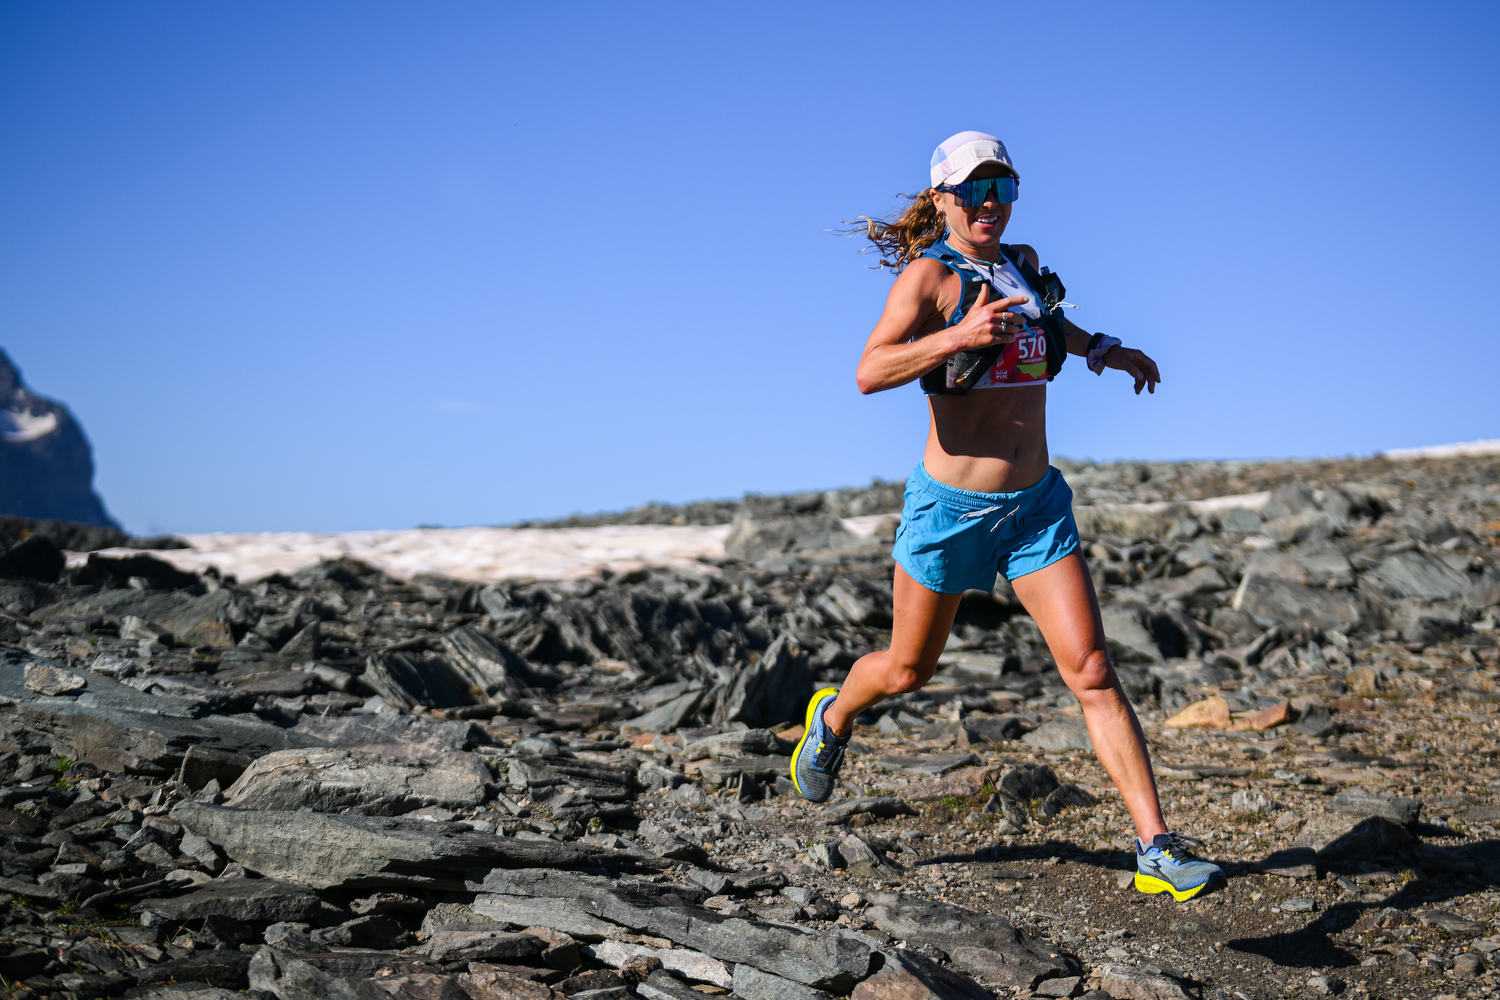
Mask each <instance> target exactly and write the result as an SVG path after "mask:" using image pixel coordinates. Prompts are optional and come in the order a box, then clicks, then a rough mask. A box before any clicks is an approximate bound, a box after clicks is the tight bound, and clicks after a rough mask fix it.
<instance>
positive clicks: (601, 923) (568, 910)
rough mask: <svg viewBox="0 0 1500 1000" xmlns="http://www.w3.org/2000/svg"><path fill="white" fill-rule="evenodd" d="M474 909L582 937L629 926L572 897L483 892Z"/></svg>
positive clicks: (600, 936)
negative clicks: (543, 896)
mask: <svg viewBox="0 0 1500 1000" xmlns="http://www.w3.org/2000/svg"><path fill="white" fill-rule="evenodd" d="M471 905H472V908H473V910H474V912H475V913H477V914H479V915H480V916H482V917H488V918H489V919H491V920H496V921H499V922H500V923H502V924H506V925H508V926H511V927H548V928H551V929H552V930H555V931H562V932H563V933H564V934H568V935H571V936H572V937H575V938H579V939H581V940H584V941H604V940H607V939H609V938H611V937H620V936H623V935H624V934H626V933H628V930H629V929H628V928H626V927H622V926H620V925H619V924H615V923H611V922H610V921H608V920H601V919H599V918H598V917H596V916H594V914H592V913H590V912H589V911H588V910H587V909H586V908H585V907H584V906H583V905H581V904H579V903H577V902H575V901H573V900H571V899H532V898H531V897H529V896H507V895H502V894H498V893H482V894H480V895H478V896H475V897H474V902H473V904H471Z"/></svg>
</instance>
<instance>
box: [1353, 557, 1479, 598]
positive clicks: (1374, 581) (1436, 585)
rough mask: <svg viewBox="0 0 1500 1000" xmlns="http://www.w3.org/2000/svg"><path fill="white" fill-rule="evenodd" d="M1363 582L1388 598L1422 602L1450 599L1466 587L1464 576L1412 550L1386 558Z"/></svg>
mask: <svg viewBox="0 0 1500 1000" xmlns="http://www.w3.org/2000/svg"><path fill="white" fill-rule="evenodd" d="M1364 580H1365V581H1366V582H1367V583H1368V584H1370V585H1372V586H1375V587H1378V588H1380V589H1381V590H1383V591H1384V592H1385V593H1386V594H1387V595H1388V596H1390V597H1398V598H1399V597H1416V598H1419V599H1421V600H1423V601H1447V600H1452V599H1453V598H1456V597H1459V596H1461V595H1462V594H1463V593H1464V591H1465V590H1466V589H1467V588H1468V586H1469V578H1468V576H1467V574H1465V573H1461V572H1459V571H1458V570H1456V569H1453V568H1452V567H1451V566H1449V565H1448V564H1447V563H1445V562H1443V561H1441V560H1439V559H1434V558H1433V557H1432V556H1429V555H1427V554H1426V553H1425V552H1418V551H1415V550H1414V551H1411V552H1398V553H1397V554H1395V555H1393V556H1387V557H1386V558H1385V559H1384V560H1382V561H1381V563H1380V565H1379V566H1376V567H1375V568H1374V569H1373V570H1371V571H1370V572H1369V573H1366V574H1365V576H1364Z"/></svg>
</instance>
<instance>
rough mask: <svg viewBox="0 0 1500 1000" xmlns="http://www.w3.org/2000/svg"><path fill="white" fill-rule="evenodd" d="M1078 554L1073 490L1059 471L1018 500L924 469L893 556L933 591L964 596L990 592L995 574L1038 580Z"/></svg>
mask: <svg viewBox="0 0 1500 1000" xmlns="http://www.w3.org/2000/svg"><path fill="white" fill-rule="evenodd" d="M1076 548H1078V525H1076V524H1074V523H1073V490H1072V489H1071V488H1070V487H1069V486H1068V484H1067V482H1066V481H1065V480H1064V479H1063V477H1062V473H1061V472H1058V471H1057V470H1056V469H1055V468H1051V467H1048V469H1047V474H1046V475H1045V476H1043V477H1042V478H1041V480H1040V481H1039V482H1038V483H1036V484H1035V485H1033V486H1028V487H1026V489H1024V490H1021V491H1019V492H1017V493H973V492H971V491H969V490H961V489H958V488H957V487H954V486H949V485H948V484H947V483H940V482H938V481H937V480H936V479H933V478H932V477H931V476H930V475H928V474H927V469H926V468H925V467H923V466H921V465H918V466H917V467H916V469H915V470H914V471H913V472H912V474H911V478H910V479H908V480H907V481H906V505H905V507H903V508H902V511H901V527H900V528H898V529H897V530H896V546H895V548H894V549H892V550H891V555H892V556H893V557H894V558H895V560H896V562H898V563H900V564H901V568H902V569H904V570H906V572H907V573H909V574H911V577H912V579H914V580H916V581H917V582H918V583H920V584H921V585H922V586H924V587H926V588H927V589H928V590H935V591H937V592H938V593H940V594H959V593H962V592H964V591H965V590H990V589H992V588H993V587H994V586H995V574H996V573H999V574H1002V575H1003V576H1004V577H1005V578H1006V579H1007V580H1014V579H1015V578H1016V577H1019V576H1025V575H1026V574H1027V573H1035V572H1036V571H1037V570H1039V569H1044V568H1046V567H1048V566H1051V565H1052V564H1053V563H1055V562H1057V561H1058V560H1059V559H1061V558H1062V557H1063V556H1065V555H1067V554H1068V553H1070V552H1072V551H1073V550H1074V549H1076Z"/></svg>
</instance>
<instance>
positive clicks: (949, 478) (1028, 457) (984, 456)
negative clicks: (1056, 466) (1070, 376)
mask: <svg viewBox="0 0 1500 1000" xmlns="http://www.w3.org/2000/svg"><path fill="white" fill-rule="evenodd" d="M927 402H928V406H929V407H930V409H931V414H932V422H931V424H930V426H929V427H928V429H927V450H926V451H925V452H924V453H923V455H922V464H923V465H925V466H926V468H927V474H928V475H929V476H931V477H932V478H934V479H936V480H937V481H938V482H940V483H947V484H948V485H949V486H956V487H958V488H959V489H961V490H970V491H972V492H975V493H1015V492H1017V491H1018V490H1024V489H1026V487H1028V486H1034V485H1035V484H1036V483H1038V482H1040V481H1041V479H1042V477H1043V476H1044V475H1046V474H1047V463H1048V461H1049V457H1048V454H1047V387H1046V385H1045V384H1043V385H1035V386H1019V385H1018V386H1008V387H1006V388H1001V389H975V390H972V391H971V392H969V393H968V394H967V395H964V396H928V397H927Z"/></svg>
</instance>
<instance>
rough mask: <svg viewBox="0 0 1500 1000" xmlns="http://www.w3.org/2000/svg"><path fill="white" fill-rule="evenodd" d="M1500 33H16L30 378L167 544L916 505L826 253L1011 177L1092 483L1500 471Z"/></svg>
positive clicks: (0, 169)
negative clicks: (1150, 388) (862, 382)
mask: <svg viewBox="0 0 1500 1000" xmlns="http://www.w3.org/2000/svg"><path fill="white" fill-rule="evenodd" d="M1497 11H1500V8H1497V6H1496V5H1494V4H1492V3H1489V4H1487V3H1474V4H1464V5H1443V4H1432V3H1429V4H1400V5H1396V4H1373V3H1358V4H1354V3H1350V4H1332V3H1319V4H1305V3H1297V4H1283V5H1271V4H1239V5H1228V4H1210V5H1205V4H1181V5H1168V4H1151V5H1142V4H1106V3H1097V4H1095V3H1067V4H1054V3H1035V4H1018V3H1004V4H998V3H975V4H971V5H967V6H964V5H960V6H958V7H949V8H947V9H946V11H945V12H940V8H936V7H930V8H923V7H922V6H921V5H912V4H880V3H858V4H854V3H849V4H835V3H818V4H809V3H801V4H772V5H767V4H754V5H734V6H730V5H725V4H680V5H664V4H663V5H620V4H572V5H564V4H530V5H525V6H522V5H513V4H499V3H490V2H482V3H481V2H468V0H465V2H447V3H441V2H440V3H423V4H412V3H381V2H370V0H361V2H359V3H333V2H307V3H287V2H266V3H254V4H251V3H216V4H205V3H196V2H195V3H173V2H152V3H146V4H141V3H137V4H126V3H9V4H5V5H3V6H0V346H3V347H4V348H5V349H6V350H7V351H9V352H10V353H11V355H12V357H13V358H14V359H15V361H16V362H17V364H18V365H20V366H21V368H22V370H23V372H24V374H25V375H26V377H27V379H28V380H29V382H30V384H31V385H32V386H33V388H35V389H36V390H37V391H39V392H41V393H44V394H47V395H51V396H53V397H55V398H59V399H61V400H63V401H64V402H66V403H67V404H68V405H69V406H71V407H72V408H73V410H74V412H75V413H76V414H77V415H78V417H79V418H80V419H81V421H82V422H83V425H84V427H85V429H86V431H87V432H88V434H89V436H90V437H91V439H92V441H93V444H94V450H95V458H96V461H97V464H98V469H99V472H98V477H97V483H98V486H99V488H100V490H101V491H102V493H103V495H104V498H105V501H106V503H107V504H108V505H109V507H110V509H111V510H112V511H113V512H114V513H115V515H116V516H117V517H119V518H120V519H121V520H122V521H123V522H124V524H125V525H126V527H127V528H129V529H132V530H135V531H169V530H170V531H206V530H252V529H311V530H336V529H356V528H378V527H392V528H398V527H408V526H413V525H416V524H421V523H436V524H448V525H462V524H484V523H491V524H493V523H503V522H508V521H513V520H515V519H519V518H525V517H539V516H554V515H563V514H567V513H569V512H573V511H597V510H606V509H616V508H622V507H626V506H631V505H635V504H638V503H642V502H645V501H648V500H667V501H680V500H689V499H696V498H703V497H719V496H737V495H739V494H741V493H742V492H744V491H746V490H753V491H766V492H771V491H787V490H799V489H811V488H825V487H832V486H839V485H850V484H860V483H865V482H868V481H869V480H870V478H871V477H873V476H881V477H885V478H902V477H904V476H905V475H906V474H907V472H908V471H909V470H910V468H911V466H912V465H913V464H914V463H915V462H916V461H917V459H918V457H919V452H920V447H921V442H922V439H923V434H924V431H925V415H924V406H923V403H922V399H921V397H920V394H919V393H918V391H917V390H916V388H915V387H913V386H908V387H906V388H903V389H899V390H896V391H893V392H889V393H885V394H883V395H881V396H876V397H868V398H867V397H863V396H860V395H859V393H858V392H857V391H856V389H855V386H854V378H853V374H854V365H855V362H856V360H857V358H858V354H859V351H860V348H861V346H862V344H863V342H864V339H865V337H866V335H867V334H868V332H869V329H870V327H871V325H872V324H873V323H874V321H875V319H876V317H877V316H878V315H879V312H880V309H881V306H882V304H883V302H884V297H885V293H886V291H887V289H888V288H889V284H890V278H889V277H888V276H887V275H886V274H884V273H881V272H876V271H872V270H870V269H869V266H868V265H869V264H870V259H869V258H866V257H861V256H858V255H857V254H856V252H855V251H856V250H857V248H858V244H856V242H855V241H852V240H847V239H841V238H839V237H837V236H835V235H832V234H831V233H830V230H832V229H835V228H837V227H838V226H839V224H840V223H841V222H844V221H846V220H852V219H854V218H855V217H856V216H859V215H861V214H881V213H886V212H889V211H891V210H893V209H894V208H896V207H897V205H898V202H897V201H896V199H895V198H894V196H895V195H896V194H897V193H898V192H903V191H906V192H910V191H914V190H916V189H918V188H920V187H922V186H924V185H925V183H926V173H927V162H928V157H929V156H930V154H931V151H932V148H933V147H934V146H935V145H936V144H937V143H938V142H939V141H940V140H942V139H943V138H944V137H946V136H948V135H949V134H951V133H953V132H956V131H959V130H962V129H979V130H984V131H989V132H994V133H996V134H998V135H1000V136H1001V137H1002V138H1003V139H1004V140H1005V142H1006V143H1007V145H1008V146H1009V148H1010V151H1011V154H1012V156H1013V157H1014V159H1015V161H1016V163H1017V165H1018V167H1019V169H1020V172H1021V174H1022V177H1023V181H1022V186H1021V192H1022V195H1021V200H1020V201H1019V202H1018V203H1017V206H1016V210H1015V215H1014V217H1013V221H1012V224H1011V229H1010V231H1009V234H1008V238H1009V239H1011V240H1013V241H1015V242H1029V243H1032V244H1034V245H1035V246H1037V247H1038V248H1039V249H1040V251H1041V255H1042V260H1043V262H1044V263H1050V264H1051V265H1052V266H1053V268H1054V269H1056V270H1057V271H1058V272H1059V273H1060V274H1061V275H1062V277H1063V279H1064V280H1065V281H1066V283H1067V285H1068V289H1069V298H1070V299H1071V300H1072V301H1074V302H1078V303H1080V304H1081V306H1082V308H1080V309H1079V310H1077V312H1076V313H1075V314H1074V317H1075V318H1076V320H1077V321H1078V322H1079V323H1080V324H1081V325H1083V326H1084V327H1086V328H1088V329H1091V330H1093V329H1099V330H1104V331H1106V332H1108V333H1112V334H1115V335H1117V336H1121V337H1124V338H1125V340H1126V342H1127V343H1129V344H1132V345H1136V346H1140V347H1142V348H1144V349H1145V350H1147V351H1148V352H1150V353H1151V354H1152V355H1153V356H1155V357H1156V358H1157V360H1158V361H1159V363H1160V364H1161V368H1162V371H1163V374H1164V377H1165V381H1164V383H1163V385H1162V387H1161V391H1160V392H1159V393H1158V394H1157V396H1156V397H1155V398H1145V397H1142V398H1136V397H1135V396H1133V395H1132V394H1131V393H1130V391H1129V385H1128V381H1127V380H1126V378H1125V377H1124V376H1123V375H1120V374H1119V373H1110V374H1108V375H1106V376H1105V377H1104V378H1096V377H1094V376H1093V375H1092V374H1090V373H1089V372H1088V371H1087V370H1086V369H1085V368H1084V366H1083V365H1082V364H1080V363H1078V362H1077V361H1076V359H1075V361H1074V363H1072V364H1070V365H1069V366H1068V367H1067V369H1065V371H1064V372H1063V374H1062V376H1061V377H1060V378H1059V379H1058V381H1057V382H1055V383H1054V384H1053V386H1052V388H1051V390H1050V392H1051V397H1050V414H1049V416H1050V424H1051V427H1050V432H1051V442H1052V449H1053V453H1054V454H1058V455H1067V456H1071V457H1075V458H1083V457H1093V458H1099V459H1105V458H1118V457H1143V458H1185V457H1210V458H1234V457H1259V456H1276V457H1280V456H1313V455H1329V454H1349V453H1368V452H1371V451H1375V450H1378V449H1382V448H1389V447H1401V446H1411V445H1420V444H1429V443H1439V442H1447V441H1458V440H1469V439H1473V438H1480V437H1500V393H1497V392H1496V389H1495V385H1496V366H1497V360H1496V358H1497V354H1496V333H1497V330H1496V328H1497V322H1496V319H1495V315H1494V312H1493V310H1494V308H1495V299H1496V296H1495V289H1496V284H1497V275H1500V249H1497V247H1500V242H1497V239H1496V233H1497V222H1500V181H1497V180H1496V164H1497V163H1500V115H1497V110H1500V108H1497V103H1500V101H1497V97H1500V86H1497V82H1500V61H1497V59H1496V58H1495V52H1496V51H1497V45H1500V31H1497V24H1500V14H1497Z"/></svg>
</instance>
